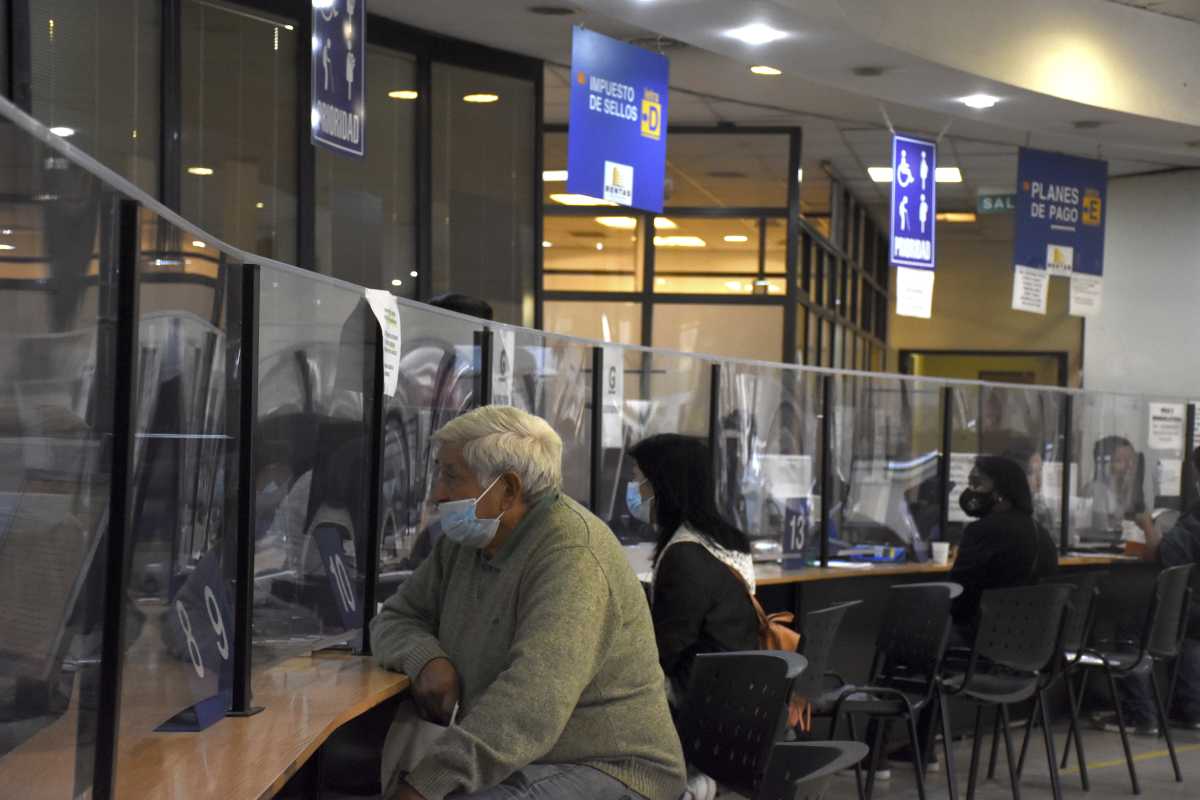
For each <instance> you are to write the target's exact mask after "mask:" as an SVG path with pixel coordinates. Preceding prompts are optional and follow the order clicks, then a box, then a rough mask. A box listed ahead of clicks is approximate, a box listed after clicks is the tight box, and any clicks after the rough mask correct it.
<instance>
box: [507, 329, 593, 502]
mask: <svg viewBox="0 0 1200 800" xmlns="http://www.w3.org/2000/svg"><path fill="white" fill-rule="evenodd" d="M506 340H508V341H509V343H510V344H511V346H512V356H511V358H512V361H513V363H512V366H511V374H512V386H511V397H512V404H513V405H514V406H516V407H518V408H521V409H523V410H525V411H528V412H530V413H531V414H536V415H537V416H539V417H541V418H542V419H544V420H546V421H547V422H549V423H550V426H551V427H552V428H554V430H555V431H556V432H557V433H558V435H559V437H561V438H562V443H563V458H562V473H563V491H564V492H565V493H566V494H567V495H568V496H570V497H572V498H574V499H575V500H577V501H578V502H580V503H582V504H584V505H585V506H586V505H588V504H589V502H590V498H589V493H590V491H591V469H592V461H591V458H592V412H591V404H592V352H593V349H592V347H590V346H588V345H585V344H580V343H579V342H573V341H571V340H569V339H564V338H561V337H558V336H547V335H544V334H540V333H536V332H533V331H527V330H520V329H503V328H502V329H498V330H496V331H495V335H494V339H493V343H492V353H493V364H492V381H493V384H494V386H495V387H496V388H494V389H493V393H492V402H500V400H501V398H500V397H498V390H499V388H500V386H501V381H502V380H503V370H504V368H505V367H506V366H507V365H506V364H505V363H504V361H505V357H506V356H507V355H508V349H509V348H508V347H505V346H502V342H504V341H506Z"/></svg>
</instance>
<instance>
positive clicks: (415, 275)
mask: <svg viewBox="0 0 1200 800" xmlns="http://www.w3.org/2000/svg"><path fill="white" fill-rule="evenodd" d="M418 274H419V273H418V272H417V271H416V270H415V269H414V270H413V271H412V272H410V273H408V277H410V278H415V277H417V275H418Z"/></svg>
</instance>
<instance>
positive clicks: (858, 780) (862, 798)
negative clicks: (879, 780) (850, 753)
mask: <svg viewBox="0 0 1200 800" xmlns="http://www.w3.org/2000/svg"><path fill="white" fill-rule="evenodd" d="M833 724H834V727H836V726H837V719H836V718H835V719H834V721H833ZM846 725H848V726H849V728H850V741H852V742H857V741H858V731H856V730H855V729H854V728H855V725H854V715H853V714H851V713H850V712H849V711H847V712H846ZM829 738H830V739H832V738H833V733H832V729H831V731H830V735H829ZM854 787H855V788H856V789H857V790H858V800H866V797H867V793H866V790H865V789H864V788H863V770H862V762H861V761H855V762H854Z"/></svg>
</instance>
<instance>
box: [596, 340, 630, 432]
mask: <svg viewBox="0 0 1200 800" xmlns="http://www.w3.org/2000/svg"><path fill="white" fill-rule="evenodd" d="M600 380H601V381H602V383H601V387H602V389H603V391H602V394H601V397H602V398H603V401H602V404H601V414H602V416H601V419H600V430H601V431H602V433H603V435H602V436H601V442H602V444H603V446H604V447H607V448H618V449H619V448H621V447H624V446H625V417H624V414H623V413H622V412H623V411H624V408H625V351H624V350H622V349H621V348H619V347H606V348H604V374H602V375H601V376H600ZM593 413H595V412H594V411H593Z"/></svg>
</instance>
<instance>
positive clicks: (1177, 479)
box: [1154, 458, 1183, 497]
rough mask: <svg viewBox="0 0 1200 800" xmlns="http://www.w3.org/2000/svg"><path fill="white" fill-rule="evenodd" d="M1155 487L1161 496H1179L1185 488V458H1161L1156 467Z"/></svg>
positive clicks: (1157, 493) (1156, 492)
mask: <svg viewBox="0 0 1200 800" xmlns="http://www.w3.org/2000/svg"><path fill="white" fill-rule="evenodd" d="M1154 487H1155V494H1156V495H1158V496H1159V497H1179V495H1180V493H1181V490H1182V489H1183V460H1182V459H1179V458H1160V459H1159V460H1158V464H1156V465H1155V467H1154Z"/></svg>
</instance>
